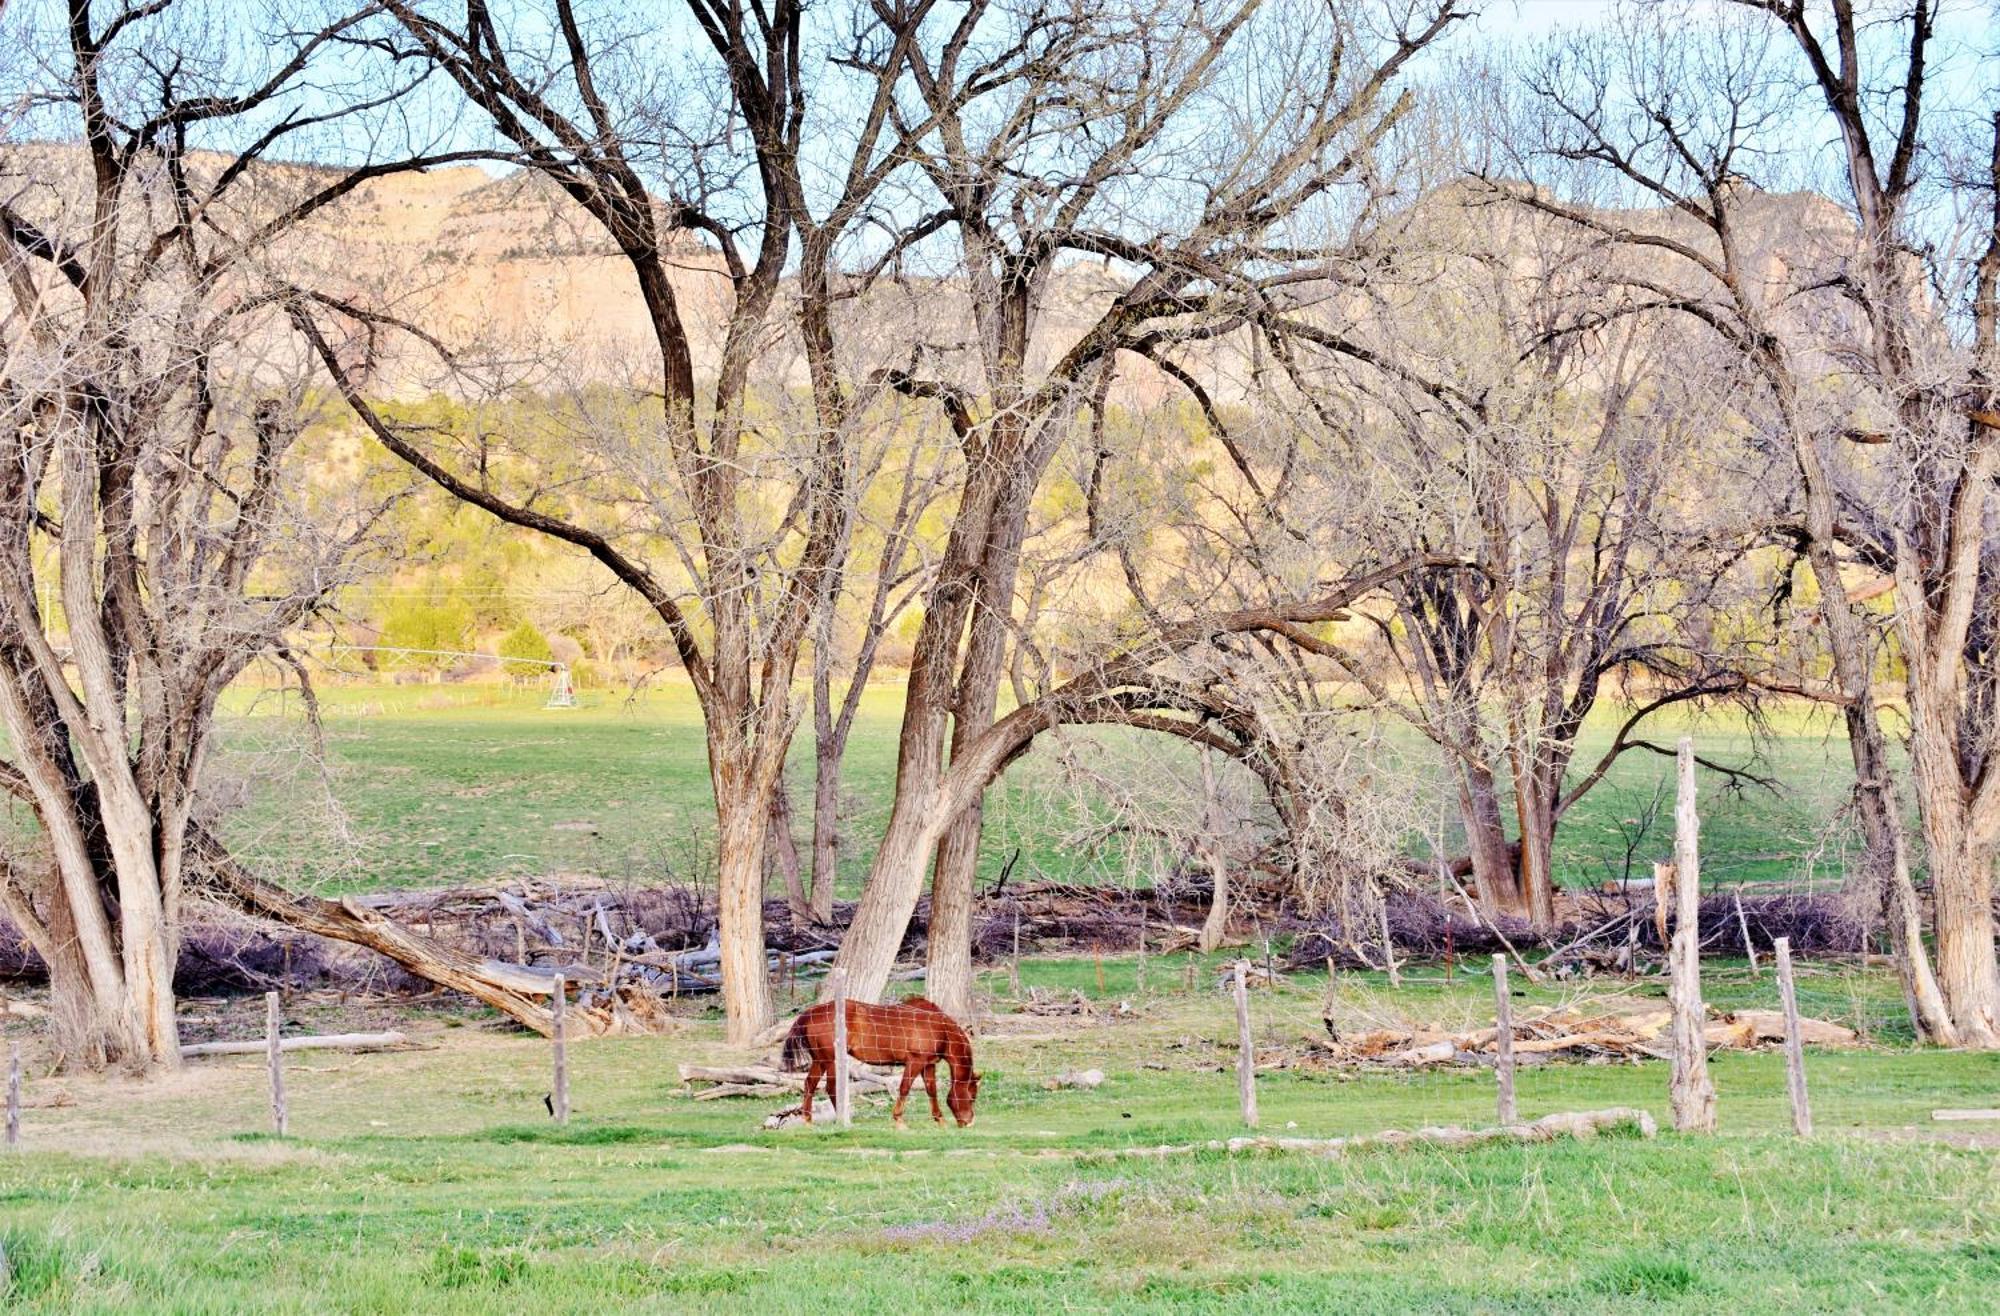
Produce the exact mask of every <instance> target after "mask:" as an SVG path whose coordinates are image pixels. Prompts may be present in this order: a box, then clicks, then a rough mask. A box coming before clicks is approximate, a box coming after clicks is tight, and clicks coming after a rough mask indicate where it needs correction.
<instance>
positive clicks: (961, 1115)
mask: <svg viewBox="0 0 2000 1316" xmlns="http://www.w3.org/2000/svg"><path fill="white" fill-rule="evenodd" d="M977 1100H979V1075H977V1074H967V1075H966V1076H965V1077H964V1078H963V1079H961V1078H960V1077H959V1076H958V1075H957V1074H956V1073H953V1074H952V1076H951V1091H950V1092H948V1093H946V1094H945V1104H947V1105H949V1106H950V1107H951V1117H952V1118H953V1119H955V1120H957V1121H958V1127H959V1128H961V1129H967V1128H971V1127H972V1120H973V1114H972V1103H973V1102H975V1101H977Z"/></svg>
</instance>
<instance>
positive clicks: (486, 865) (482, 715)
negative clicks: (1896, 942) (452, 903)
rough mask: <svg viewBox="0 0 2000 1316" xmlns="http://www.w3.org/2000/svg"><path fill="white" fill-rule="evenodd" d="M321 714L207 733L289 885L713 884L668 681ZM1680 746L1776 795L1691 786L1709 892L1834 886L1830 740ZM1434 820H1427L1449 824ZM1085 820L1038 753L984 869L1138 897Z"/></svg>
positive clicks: (1587, 814)
mask: <svg viewBox="0 0 2000 1316" xmlns="http://www.w3.org/2000/svg"><path fill="white" fill-rule="evenodd" d="M321 698H322V700H323V703H324V705H325V709H326V742H327V743H326V748H327V757H326V762H325V764H324V766H323V767H322V765H320V764H319V763H317V762H316V761H314V759H313V758H312V756H311V755H310V754H309V753H308V752H307V748H308V747H307V742H306V738H305V737H304V735H303V733H302V731H301V729H300V726H299V722H298V719H297V717H296V711H297V704H296V702H295V701H294V702H291V703H289V704H288V703H286V702H285V701H283V700H281V699H280V698H278V697H277V696H274V695H269V694H264V695H253V694H251V693H250V692H247V691H246V692H239V693H237V694H236V695H234V696H233V697H232V700H231V713H232V716H231V717H230V718H229V720H228V721H227V722H226V724H225V741H226V744H227V745H228V747H229V752H228V753H227V754H226V755H225V756H224V764H225V766H224V770H225V771H226V772H230V773H234V774H237V775H239V776H240V777H242V778H243V779H244V780H245V781H246V782H247V783H248V785H247V786H246V789H245V792H244V797H245V799H246V806H245V807H244V808H243V809H241V810H240V811H239V812H237V813H236V814H235V815H234V816H233V817H232V818H231V819H230V821H229V827H228V831H229V834H230V837H231V840H232V841H233V842H234V844H235V845H236V846H237V848H238V849H239V851H240V852H241V853H243V854H245V855H246V856H247V857H249V858H251V859H253V860H255V861H257V862H258V863H259V864H260V865H262V866H264V867H265V868H266V869H267V870H269V871H272V872H273V873H274V874H276V875H282V876H284V877H286V879H287V880H292V881H305V882H309V883H311V884H313V885H315V886H317V887H319V888H321V889H323V890H329V891H355V890H375V889H385V888H400V887H417V886H439V885H454V884H459V883H466V882H478V881H486V880H489V879H493V878H500V877H506V876H512V875H520V874H528V875H536V874H542V873H550V872H561V871H568V872H589V873H594V874H597V875H600V876H604V877H609V878H613V879H629V880H631V881H634V882H646V883H658V882H665V881H690V880H701V879H702V878H703V876H704V875H705V874H706V873H707V872H708V871H709V865H710V862H711V860H710V856H711V854H712V831H713V808H714V806H713V803H712V800H711V798H710V795H709V785H708V773H707V760H706V757H705V752H704V749H703V742H702V731H701V718H700V712H699V710H698V709H697V708H696V706H695V702H694V699H693V696H692V694H691V693H690V691H689V690H688V688H687V687H686V686H685V685H682V684H677V683H671V682H668V683H662V684H659V685H657V686H654V687H651V688H649V689H648V690H646V691H645V692H643V693H641V694H639V695H637V696H634V697H632V698H629V699H628V698H627V697H626V696H624V695H623V694H621V693H619V692H605V691H595V692H588V693H586V695H585V696H584V701H585V702H584V706H583V707H580V708H575V709H569V710H563V711H553V710H548V709H545V708H543V707H542V703H543V696H542V695H541V694H540V693H538V692H518V693H517V692H510V691H508V690H506V689H504V688H502V687H499V686H493V685H462V686H460V685H444V686H372V685H371V686H336V687H331V688H329V689H327V690H325V691H323V692H322V695H321ZM900 712H901V690H900V688H898V687H894V686H884V687H881V688H878V689H871V690H870V691H869V692H868V693H867V695H866V696H865V697H864V700H863V703H862V706H861V713H860V715H859V717H858V718H857V719H856V723H855V728H854V732H853V736H852V739H851V740H850V742H849V750H848V757H847V766H846V772H845V775H844V778H843V792H844V798H843V803H842V829H843V835H844V837H845V844H844V848H843V850H842V856H841V877H840V889H841V893H842V895H843V896H848V897H851V896H852V895H853V894H854V892H855V891H856V890H858V888H859V885H860V882H861V879H862V878H863V877H864V876H865V874H866V872H867V866H868V860H869V858H870V857H871V855H872V854H873V851H874V845H875V842H876V839H877V838H878V837H879V836H880V834H881V830H882V828H883V826H884V825H885V824H886V822H887V818H888V810H889V792H890V789H891V784H892V783H893V780H894V773H895V761H896V734H897V728H898V718H899V715H900ZM1608 718H1609V714H1607V715H1606V719H1605V720H1603V721H1602V723H1601V724H1593V726H1592V727H1591V728H1590V729H1588V730H1587V731H1586V734H1585V736H1584V737H1583V744H1582V747H1581V749H1580V751H1579V756H1578V759H1579V762H1580V763H1583V762H1588V761H1590V760H1591V759H1592V758H1593V757H1594V755H1595V754H1597V753H1601V752H1602V750H1603V748H1604V747H1605V745H1606V744H1607V743H1608V741H1609V736H1610V731H1611V727H1610V725H1609V722H1608ZM1389 730H1390V734H1391V736H1392V739H1393V741H1394V743H1395V745H1396V747H1397V750H1398V752H1399V757H1400V759H1401V761H1402V763H1403V765H1404V770H1405V771H1406V772H1408V773H1410V774H1412V775H1413V776H1414V777H1416V778H1417V779H1418V780H1419V781H1420V782H1421V783H1422V784H1423V789H1424V790H1425V791H1426V792H1427V793H1429V794H1433V795H1435V794H1436V793H1437V790H1438V787H1437V778H1438V770H1439V765H1438V761H1437V757H1436V751H1435V750H1434V749H1433V748H1432V747H1430V746H1429V745H1428V744H1427V743H1425V742H1423V741H1421V740H1419V739H1418V738H1417V737H1416V735H1415V733H1413V732H1410V731H1408V730H1407V729H1406V728H1400V727H1391V728H1390V729H1389ZM1682 730H1692V731H1693V733H1694V734H1695V735H1696V736H1697V737H1698V743H1699V745H1700V748H1701V751H1702V752H1703V753H1704V754H1705V755H1709V756H1712V757H1714V758H1716V759H1719V760H1722V761H1725V762H1728V763H1731V764H1753V765H1754V766H1755V768H1756V770H1757V772H1758V773H1759V774H1760V775H1762V776H1765V777H1768V778H1770V779H1772V780H1773V781H1774V782H1775V783H1776V785H1777V789H1775V790H1765V789H1762V788H1757V787H1750V788H1746V789H1743V790H1740V791H1734V792H1732V791H1726V790H1722V789H1720V788H1719V787H1720V782H1719V779H1717V778H1716V777H1715V776H1714V775H1713V774H1710V773H1707V772H1705V771H1704V772H1703V773H1702V774H1701V776H1702V791H1703V802H1702V820H1703V838H1702V839H1703V852H1704V862H1703V874H1704V877H1705V878H1706V879H1707V880H1708V881H1710V882H1744V881H1788V882H1800V883H1804V882H1809V881H1815V880H1817V881H1821V882H1828V883H1837V882H1838V881H1839V878H1840V865H1841V846H1842V844H1843V840H1844V838H1845V829H1844V827H1843V826H1842V824H1841V821H1840V811H1841V808H1842V806H1843V805H1844V803H1845V801H1846V799H1847V795H1848V792H1849V791H1850V790H1851V784H1852V775H1853V774H1852V768H1851V766H1850V765H1849V764H1848V761H1847V747H1846V744H1845V741H1844V740H1843V739H1841V738H1840V737H1839V735H1838V734H1837V732H1836V731H1834V730H1833V729H1831V728H1830V727H1829V725H1828V724H1827V723H1825V722H1824V721H1823V720H1815V719H1813V718H1811V717H1809V716H1808V715H1807V714H1806V713H1804V712H1801V711H1798V710H1780V712H1779V715H1778V716H1777V717H1775V718H1774V719H1773V722H1772V725H1771V729H1770V734H1766V735H1764V736H1762V737H1756V738H1753V737H1752V735H1751V734H1750V733H1749V730H1748V728H1747V727H1745V726H1744V725H1743V724H1742V722H1741V721H1740V720H1739V719H1736V718H1733V717H1717V718H1712V719H1704V720H1700V721H1696V722H1692V723H1690V722H1687V721H1677V720H1675V719H1672V718H1663V719H1662V720H1661V722H1660V724H1659V726H1658V727H1657V728H1655V729H1654V731H1653V732H1652V735H1653V739H1654V740H1655V741H1657V742H1659V743H1662V744H1669V745H1670V744H1671V742H1672V738H1673V736H1675V735H1677V734H1679V733H1680V731H1682ZM1067 743H1068V744H1069V745H1070V746H1072V747H1073V748H1074V750H1075V752H1076V754H1077V755H1078V756H1079V757H1080V758H1081V759H1083V760H1084V761H1086V762H1088V763H1090V764H1092V765H1094V766H1097V767H1099V768H1102V769H1105V770H1107V771H1110V772H1113V773H1115V772H1116V771H1117V770H1118V769H1119V768H1120V767H1121V765H1131V764H1133V763H1134V762H1136V761H1137V760H1139V759H1140V758H1142V757H1143V758H1150V759H1155V760H1158V759H1162V758H1164V759H1165V760H1167V761H1169V762H1171V761H1174V760H1175V756H1176V755H1180V754H1183V753H1184V752H1185V751H1184V750H1183V748H1182V747H1181V746H1179V745H1178V744H1163V743H1162V742H1161V740H1160V738H1158V737H1142V736H1140V735H1139V734H1137V733H1118V732H1111V731H1093V732H1088V733H1084V732H1075V733H1071V734H1070V737H1069V740H1068V742H1067ZM1671 772H1672V762H1671V760H1670V759H1668V758H1666V757H1662V756H1658V755H1654V754H1651V753H1647V752H1645V751H1638V752H1634V753H1628V754H1627V755H1625V756H1624V757H1623V758H1622V759H1620V760H1619V762H1618V764H1617V766H1616V767H1615V768H1614V769H1613V770H1612V772H1611V773H1610V775H1609V776H1608V777H1607V779H1606V780H1605V781H1604V782H1603V783H1602V784H1601V785H1600V786H1598V787H1597V789H1596V790H1594V791H1593V792H1591V793H1590V794H1589V795H1587V796H1585V797H1584V799H1583V800H1582V801H1581V802H1580V803H1579V804H1578V805H1577V806H1576V808H1575V809H1573V810H1572V811H1571V813H1570V815H1569V816H1568V817H1567V818H1566V819H1565V820H1564V825H1563V829H1562V831H1561V832H1560V833H1559V836H1558V842H1557V854H1556V860H1557V873H1558V877H1559V879H1560V880H1562V881H1564V882H1566V883H1569V884H1582V883H1589V882H1599V881H1603V880H1606V879H1607V878H1614V877H1616V876H1618V875H1619V874H1620V873H1621V872H1622V871H1623V868H1624V864H1625V861H1626V858H1627V855H1628V853H1629V854H1630V855H1632V856H1633V859H1634V862H1635V871H1636V872H1637V873H1639V874H1644V873H1646V872H1648V871H1649V869H1648V868H1647V863H1648V861H1649V860H1650V859H1652V858H1655V857H1658V856H1659V855H1661V854H1663V853H1664V852H1665V851H1666V850H1667V849H1668V848H1670V847H1671V821H1670V819H1669V818H1668V817H1666V816H1665V814H1664V813H1662V814H1661V815H1660V816H1658V817H1656V818H1654V819H1653V820H1652V824H1651V827H1650V829H1647V830H1645V831H1644V834H1643V835H1641V834H1639V833H1640V831H1641V824H1643V823H1644V822H1645V821H1646V820H1647V817H1648V813H1647V811H1648V807H1649V806H1650V805H1651V804H1653V803H1654V792H1655V790H1656V789H1657V788H1659V787H1661V785H1662V784H1663V783H1666V782H1668V781H1669V779H1670V777H1671ZM811 774H812V747H811V743H810V728H809V727H808V728H807V733H806V734H803V735H801V737H800V738H799V741H798V743H797V744H795V746H794V749H793V755H792V764H791V770H790V782H791V790H792V796H793V800H794V825H795V829H796V831H797V834H798V841H799V844H800V846H801V848H802V850H804V849H805V848H806V847H807V846H808V845H809V840H810V834H809V829H810V827H811V818H810V805H811V792H812V784H811V783H812V777H811ZM1194 775H1195V774H1194V773H1193V772H1192V770H1191V769H1190V771H1189V776H1190V777H1192V776H1194ZM1439 805H1440V807H1439V809H1438V810H1437V812H1438V813H1439V814H1440V815H1441V816H1444V817H1451V816H1455V815H1453V814H1452V810H1451V809H1450V808H1447V807H1443V805H1444V802H1443V801H1442V800H1441V799H1440V800H1439ZM1092 809H1093V806H1092V803H1091V801H1090V800H1089V798H1088V795H1087V793H1084V794H1079V792H1078V791H1077V790H1075V789H1074V788H1073V787H1072V786H1071V785H1070V784H1069V783H1068V782H1067V781H1066V780H1065V779H1064V775H1063V771H1062V768H1061V766H1060V761H1059V754H1058V753H1057V751H1056V749H1055V748H1054V747H1053V746H1052V745H1050V746H1043V747H1041V748H1038V749H1036V750H1034V751H1033V752H1031V753H1030V754H1029V755H1028V756H1027V757H1026V758H1025V759H1023V761H1022V762H1021V763H1019V764H1017V765H1016V766H1015V767H1014V768H1013V769H1012V770H1011V771H1010V772H1009V773H1008V774H1007V775H1006V776H1005V777H1003V778H1002V779H1001V780H1000V782H999V783H998V784H997V785H996V786H995V787H994V789H993V790H992V791H991V792H989V794H988V797H987V807H986V831H985V840H984V847H983V852H982V861H981V871H982V875H983V876H984V877H985V879H986V880H988V881H991V880H993V879H994V878H996V877H997V876H998V875H999V873H1000V871H1001V869H1002V868H1003V866H1005V864H1006V863H1007V861H1008V860H1009V858H1010V857H1012V856H1013V855H1014V853H1015V852H1016V851H1017V850H1018V851H1019V853H1020V858H1019V860H1018V861H1017V865H1016V870H1015V878H1016V879H1017V880H1018V879H1021V878H1030V879H1032V878H1034V877H1036V876H1038V875H1041V876H1047V877H1052V878H1059V879H1062V880H1081V881H1113V882H1129V881H1134V880H1139V881H1143V880H1145V875H1143V874H1140V875H1134V874H1131V873H1129V872H1127V871H1125V869H1124V866H1123V865H1122V863H1120V862H1117V860H1118V859H1119V858H1120V857H1119V856H1102V857H1100V856H1094V855H1092V854H1089V853H1085V852H1082V851H1080V850H1078V849H1076V848H1074V847H1073V846H1072V845H1070V844H1068V841H1069V839H1070V838H1071V837H1073V836H1074V835H1075V834H1076V833H1077V831H1078V830H1079V828H1080V827H1081V826H1082V825H1083V824H1085V823H1087V822H1089V821H1090V820H1091V817H1092V816H1093V815H1092ZM1445 839H1446V841H1447V843H1449V842H1450V841H1451V839H1452V838H1451V836H1450V835H1449V832H1448V831H1447V832H1446V834H1445ZM1413 844H1420V843H1419V842H1417V841H1416V840H1415V838H1413Z"/></svg>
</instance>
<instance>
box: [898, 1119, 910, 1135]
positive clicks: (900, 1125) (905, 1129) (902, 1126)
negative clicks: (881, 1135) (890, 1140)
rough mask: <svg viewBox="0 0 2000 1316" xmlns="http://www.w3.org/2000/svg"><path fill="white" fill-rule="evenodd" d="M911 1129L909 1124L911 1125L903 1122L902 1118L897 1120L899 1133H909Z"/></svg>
mask: <svg viewBox="0 0 2000 1316" xmlns="http://www.w3.org/2000/svg"><path fill="white" fill-rule="evenodd" d="M909 1131H910V1126H909V1125H907V1124H905V1123H903V1121H901V1120H897V1121H896V1132H898V1133H908V1132H909Z"/></svg>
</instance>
